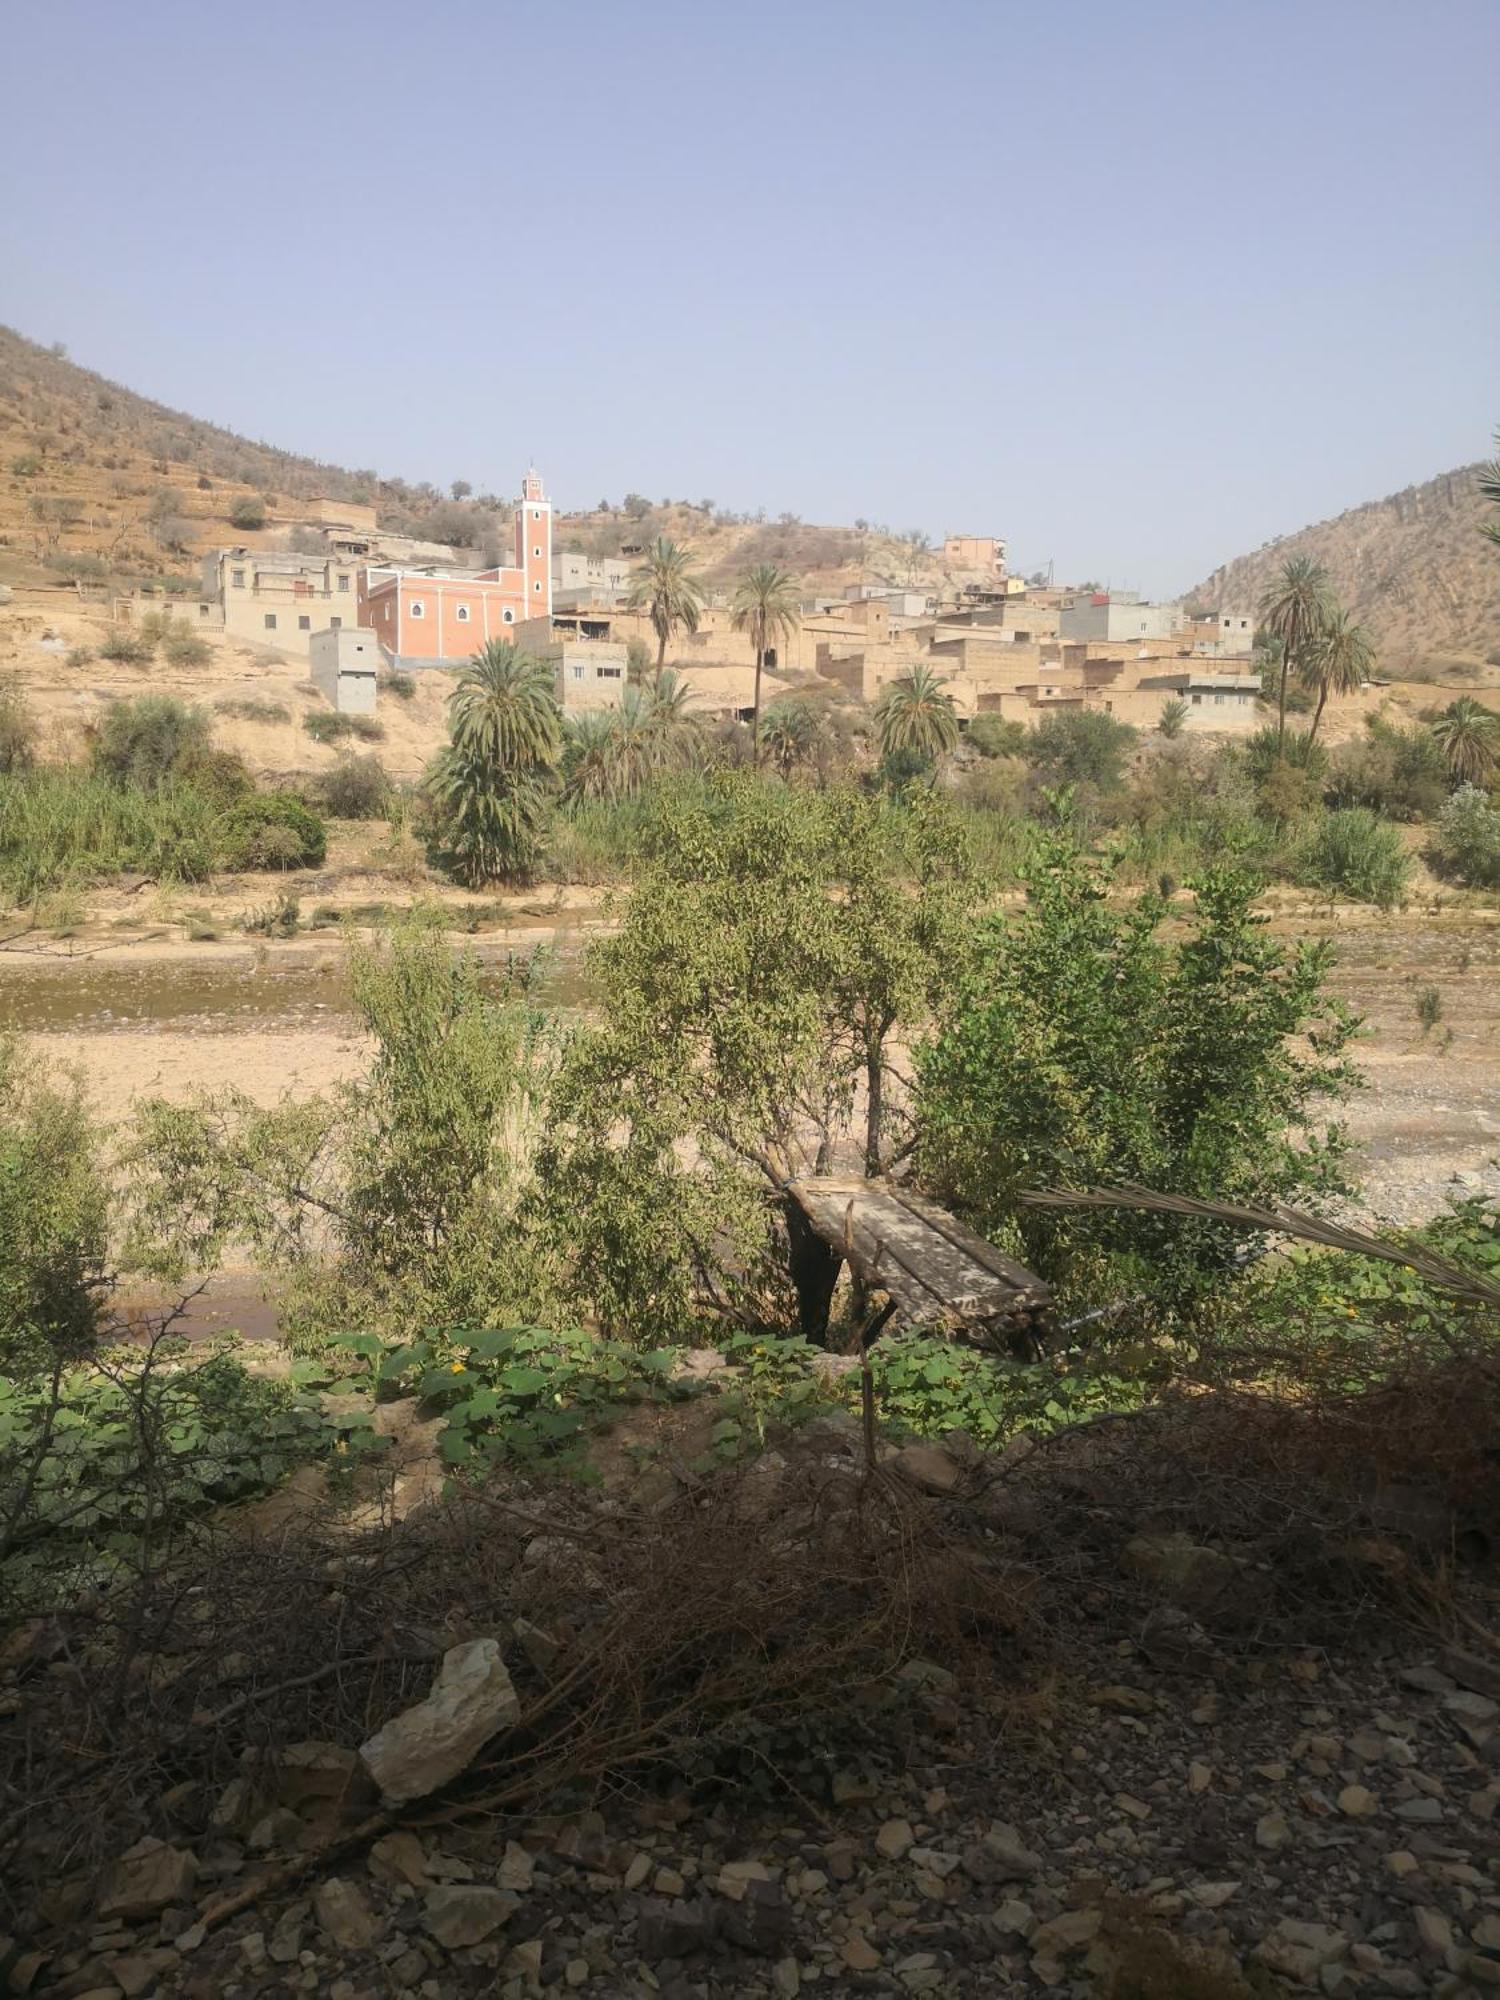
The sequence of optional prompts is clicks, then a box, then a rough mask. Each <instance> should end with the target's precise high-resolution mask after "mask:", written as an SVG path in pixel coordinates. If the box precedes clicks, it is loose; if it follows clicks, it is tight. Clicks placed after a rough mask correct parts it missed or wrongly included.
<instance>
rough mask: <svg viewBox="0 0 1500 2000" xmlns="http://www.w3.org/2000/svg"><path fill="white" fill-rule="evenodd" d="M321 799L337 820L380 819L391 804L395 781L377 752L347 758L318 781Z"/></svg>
mask: <svg viewBox="0 0 1500 2000" xmlns="http://www.w3.org/2000/svg"><path fill="white" fill-rule="evenodd" d="M318 796H319V798H320V800H321V802H322V806H323V810H324V811H325V812H326V813H328V814H330V815H331V817H332V818H334V819H380V818H382V817H383V816H384V813H385V809H386V807H387V806H388V805H389V803H390V798H391V781H390V778H389V776H388V775H387V773H386V768H385V766H384V765H383V764H382V763H381V761H380V759H379V758H378V757H377V756H375V755H374V753H373V752H372V753H371V754H370V755H369V756H367V757H351V756H344V757H341V758H340V759H339V761H338V763H337V764H335V765H334V767H333V769H332V770H331V771H326V772H324V774H323V776H322V777H321V778H320V779H319V780H318Z"/></svg>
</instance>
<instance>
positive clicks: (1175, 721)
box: [1156, 694, 1189, 743]
mask: <svg viewBox="0 0 1500 2000" xmlns="http://www.w3.org/2000/svg"><path fill="white" fill-rule="evenodd" d="M1188 714H1189V709H1188V705H1187V703H1186V702H1185V701H1184V700H1183V699H1182V696H1181V695H1180V694H1174V695H1173V696H1172V698H1171V700H1170V701H1164V702H1163V703H1162V705H1161V714H1160V715H1159V716H1157V718H1156V727H1157V729H1158V730H1159V731H1160V733H1161V734H1162V735H1163V736H1165V737H1166V739H1167V741H1168V742H1169V743H1170V742H1172V741H1174V739H1175V738H1177V737H1179V736H1180V735H1181V734H1182V732H1183V730H1184V729H1185V728H1186V727H1187V719H1188Z"/></svg>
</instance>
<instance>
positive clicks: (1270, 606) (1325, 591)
mask: <svg viewBox="0 0 1500 2000" xmlns="http://www.w3.org/2000/svg"><path fill="white" fill-rule="evenodd" d="M1332 611H1333V593H1332V588H1331V586H1330V584H1329V581H1328V572H1327V570H1326V569H1324V567H1323V565H1322V564H1321V563H1320V562H1314V560H1313V559H1312V557H1311V556H1289V557H1288V558H1287V560H1286V561H1285V562H1284V563H1283V564H1282V566H1281V569H1280V570H1279V572H1278V573H1277V575H1276V577H1275V578H1274V579H1273V580H1272V582H1271V583H1270V585H1269V586H1268V587H1267V589H1266V591H1265V594H1264V595H1263V596H1262V598H1261V601H1260V624H1261V630H1262V631H1263V632H1266V633H1269V634H1270V636H1271V638H1272V639H1273V640H1274V641H1275V642H1276V644H1277V646H1278V647H1279V649H1280V650H1279V657H1278V661H1277V670H1276V741H1277V742H1278V744H1279V743H1280V742H1281V741H1282V740H1283V738H1284V737H1285V735H1286V695H1287V681H1288V678H1289V677H1290V676H1291V675H1293V674H1296V675H1298V676H1301V675H1302V674H1303V673H1304V672H1305V670H1306V663H1307V660H1308V657H1309V655H1310V654H1311V653H1312V651H1313V650H1314V649H1315V648H1316V646H1317V643H1318V641H1319V640H1320V639H1321V638H1322V635H1323V633H1324V631H1325V629H1326V628H1327V624H1328V620H1329V617H1330V616H1331V614H1332Z"/></svg>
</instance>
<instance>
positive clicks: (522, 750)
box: [448, 639, 562, 769]
mask: <svg viewBox="0 0 1500 2000" xmlns="http://www.w3.org/2000/svg"><path fill="white" fill-rule="evenodd" d="M448 734H449V737H450V739H451V741H452V744H453V748H454V749H455V750H457V751H460V752H462V753H463V754H464V755H465V756H470V757H478V758H481V759H482V760H484V761H485V762H487V763H491V764H495V765H499V766H503V767H504V768H506V769H517V768H525V767H535V766H547V765H551V764H554V763H555V762H556V761H557V757H558V753H559V751H560V750H561V748H562V711H561V710H560V709H559V707H558V705H557V696H556V694H555V693H554V691H553V676H552V669H551V667H550V666H548V664H547V662H546V661H545V660H542V659H538V658H537V657H535V656H534V655H533V654H530V653H523V652H522V651H521V650H520V648H519V647H518V646H516V645H515V644H513V643H512V641H510V640H509V639H491V640H489V641H488V642H487V643H486V644H485V645H484V646H482V647H481V648H480V650H479V651H478V652H477V653H476V654H475V655H474V657H473V659H472V660H470V662H469V664H468V665H467V666H466V667H465V668H464V670H463V672H462V674H461V675H460V676H459V680H458V685H457V687H455V688H454V690H453V693H452V694H451V695H450V696H449V699H448Z"/></svg>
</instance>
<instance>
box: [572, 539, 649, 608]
mask: <svg viewBox="0 0 1500 2000" xmlns="http://www.w3.org/2000/svg"><path fill="white" fill-rule="evenodd" d="M632 567H633V566H632V565H631V564H630V563H628V562H627V561H626V560H625V558H624V557H623V556H586V555H583V554H581V553H580V552H579V551H578V550H576V549H561V550H559V551H558V553H557V554H556V555H554V556H553V558H552V597H553V602H554V604H557V605H568V606H570V607H572V606H577V605H580V604H613V603H614V602H615V601H616V599H618V598H620V597H623V596H624V595H625V593H626V591H628V590H629V588H630V579H631V574H632Z"/></svg>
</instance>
